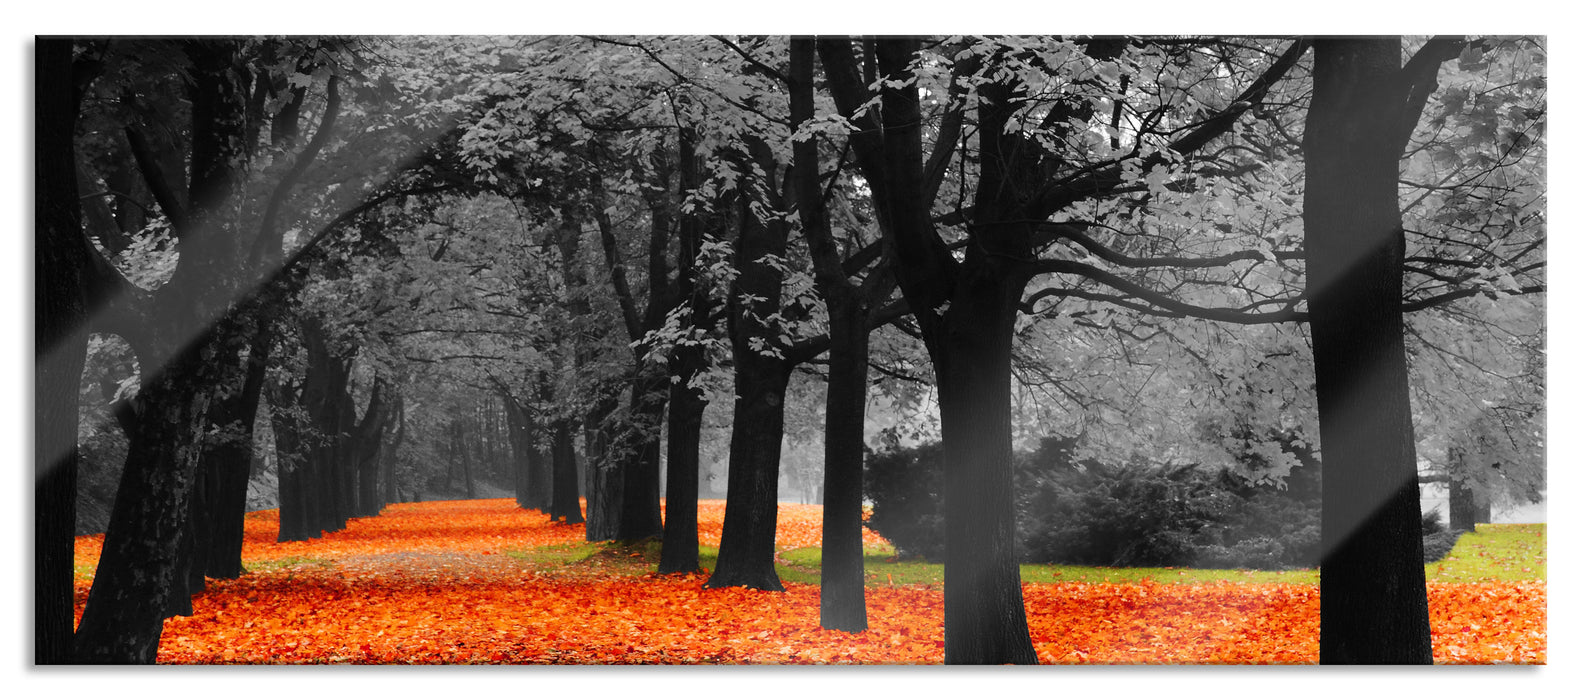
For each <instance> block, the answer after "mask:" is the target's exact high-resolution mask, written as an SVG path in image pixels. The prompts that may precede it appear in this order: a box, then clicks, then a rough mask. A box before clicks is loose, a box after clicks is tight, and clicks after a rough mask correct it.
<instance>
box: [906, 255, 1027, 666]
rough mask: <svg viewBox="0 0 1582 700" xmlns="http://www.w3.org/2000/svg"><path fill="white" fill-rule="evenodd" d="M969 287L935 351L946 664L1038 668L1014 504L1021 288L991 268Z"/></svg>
mask: <svg viewBox="0 0 1582 700" xmlns="http://www.w3.org/2000/svg"><path fill="white" fill-rule="evenodd" d="M966 282H967V283H966V284H964V285H963V286H962V288H958V291H957V294H956V295H955V297H954V300H953V302H952V305H951V308H950V311H949V313H948V314H947V315H946V323H947V324H948V327H947V329H946V330H945V332H944V333H943V336H944V337H943V338H941V339H940V342H939V343H938V345H937V349H935V348H934V347H931V350H932V351H933V352H932V354H933V356H934V366H935V372H936V376H937V377H938V382H939V407H940V410H939V412H940V424H941V426H942V429H943V430H942V433H943V438H944V441H943V442H944V450H945V465H946V469H945V496H944V504H943V506H944V508H943V510H944V515H945V522H946V523H947V524H948V527H947V528H946V529H945V658H946V660H947V663H962V664H982V663H1037V661H1038V658H1037V655H1036V654H1035V653H1034V651H1033V646H1032V639H1031V637H1030V636H1029V635H1028V632H1027V612H1026V608H1025V607H1024V605H1023V602H1022V588H1021V572H1020V569H1019V568H1018V567H1017V562H1016V556H1015V542H1016V538H1015V534H1016V532H1015V528H1016V523H1015V518H1014V517H1013V510H1012V505H1011V504H1012V499H1011V416H1010V406H1011V386H1010V380H1011V338H1012V328H1013V322H1014V320H1015V314H1016V312H1015V311H1014V308H1015V307H1014V305H1013V303H1014V301H1015V300H1017V299H1018V298H1019V297H1020V294H1021V287H1020V284H1019V283H1017V282H1009V283H1008V282H1007V281H1006V278H1005V277H1003V276H1001V275H997V274H994V272H993V271H992V268H991V269H989V270H984V273H983V274H981V275H977V276H974V277H973V278H969V279H968V280H966ZM1008 302H1013V303H1008Z"/></svg>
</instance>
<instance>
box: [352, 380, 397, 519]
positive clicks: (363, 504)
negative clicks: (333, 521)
mask: <svg viewBox="0 0 1582 700" xmlns="http://www.w3.org/2000/svg"><path fill="white" fill-rule="evenodd" d="M389 393H390V389H389V383H388V382H386V381H385V380H384V379H382V378H379V377H375V378H374V387H373V393H372V395H370V396H369V397H368V408H367V409H366V410H365V411H364V412H363V418H362V420H361V421H360V422H358V424H357V429H356V430H355V431H354V432H353V438H352V441H351V444H352V448H353V449H352V453H353V455H354V457H355V459H356V464H357V511H356V512H357V515H358V516H361V517H372V516H376V515H378V514H379V511H380V509H381V508H383V507H384V504H383V503H381V502H380V500H379V462H380V460H381V458H382V455H383V453H384V435H385V428H386V426H388V425H389V424H390V401H389V400H388V399H386V398H385V397H386V396H387V395H388V394H389Z"/></svg>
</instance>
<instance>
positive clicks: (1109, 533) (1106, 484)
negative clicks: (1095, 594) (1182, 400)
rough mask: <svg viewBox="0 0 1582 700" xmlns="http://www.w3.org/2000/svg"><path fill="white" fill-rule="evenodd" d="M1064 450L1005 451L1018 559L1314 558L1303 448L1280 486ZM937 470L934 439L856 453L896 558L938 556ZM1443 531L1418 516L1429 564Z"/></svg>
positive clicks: (1317, 550)
mask: <svg viewBox="0 0 1582 700" xmlns="http://www.w3.org/2000/svg"><path fill="white" fill-rule="evenodd" d="M1074 447H1075V445H1074V441H1073V440H1069V439H1063V438H1050V439H1046V440H1044V441H1043V442H1042V443H1041V444H1040V446H1039V448H1038V449H1037V450H1035V451H1033V452H1032V453H1027V454H1018V455H1017V456H1016V458H1015V462H1014V463H1013V475H1014V478H1015V482H1014V488H1015V499H1016V502H1015V503H1016V535H1017V542H1016V552H1017V557H1018V558H1019V559H1020V560H1021V561H1023V562H1027V563H1041V564H1071V565H1085V566H1192V567H1202V568H1228V569H1261V570H1280V569H1292V568H1313V567H1316V566H1318V564H1319V560H1320V557H1321V556H1322V541H1321V539H1320V533H1321V521H1320V519H1321V514H1320V510H1319V496H1320V493H1321V489H1320V471H1319V464H1318V461H1317V460H1316V459H1313V458H1312V457H1311V455H1310V454H1305V453H1300V452H1298V456H1299V457H1300V460H1299V461H1300V464H1299V465H1298V466H1296V467H1295V468H1293V470H1292V472H1291V474H1290V476H1289V477H1288V478H1287V485H1288V487H1287V488H1284V489H1282V488H1277V487H1275V486H1271V485H1253V484H1249V483H1248V482H1247V481H1246V480H1245V479H1243V478H1241V477H1240V476H1237V475H1235V474H1231V473H1229V472H1227V471H1208V470H1204V469H1201V468H1198V467H1196V466H1193V465H1173V466H1171V465H1157V464H1148V463H1145V462H1141V461H1135V462H1133V463H1130V464H1126V465H1123V466H1110V465H1106V464H1103V463H1100V462H1097V461H1093V460H1083V461H1080V462H1079V461H1076V460H1074V459H1073V457H1072V455H1073V448H1074ZM942 470H943V450H942V448H941V446H940V445H939V444H938V443H932V444H927V445H922V446H920V447H916V448H907V449H899V450H891V451H888V452H884V453H879V454H870V456H869V458H868V460H867V468H866V470H865V471H864V475H863V492H864V495H865V496H866V497H867V498H868V499H869V500H870V501H872V502H873V514H872V516H871V517H870V518H869V519H868V522H867V526H868V527H869V528H870V529H872V530H874V531H875V532H878V533H879V534H880V535H883V536H884V537H885V538H886V539H889V540H890V542H891V543H893V544H894V545H895V547H896V551H897V553H898V554H899V555H900V556H902V557H922V558H925V559H928V560H930V561H939V560H940V559H942V558H943V556H944V551H945V544H944V543H945V537H944V522H943V517H942V514H941V511H940V508H939V502H940V500H939V499H940V493H941V485H942V483H943V471H942ZM1430 521H1432V522H1430ZM1443 530H1444V528H1443V526H1442V525H1440V523H1439V522H1438V517H1437V513H1436V512H1430V513H1429V514H1427V515H1425V516H1424V535H1425V537H1424V556H1425V558H1427V560H1428V561H1437V560H1438V559H1439V558H1442V557H1443V556H1444V555H1445V553H1446V552H1448V551H1449V549H1450V546H1452V545H1454V543H1455V541H1454V538H1450V539H1449V540H1448V541H1440V540H1442V539H1444V535H1445V533H1443V532H1442V531H1443ZM1436 538H1438V539H1436Z"/></svg>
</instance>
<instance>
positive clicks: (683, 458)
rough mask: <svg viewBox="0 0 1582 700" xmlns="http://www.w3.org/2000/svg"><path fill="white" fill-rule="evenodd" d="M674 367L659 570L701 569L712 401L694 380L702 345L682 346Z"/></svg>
mask: <svg viewBox="0 0 1582 700" xmlns="http://www.w3.org/2000/svg"><path fill="white" fill-rule="evenodd" d="M676 355H677V358H676V359H675V360H674V364H673V365H672V368H671V372H672V373H673V374H674V376H676V377H677V378H678V379H679V381H675V382H672V383H671V384H670V415H669V417H668V421H669V426H668V429H669V441H668V442H667V443H666V444H665V477H666V478H665V533H664V541H663V543H662V545H661V546H660V551H659V573H661V574H677V573H691V572H694V571H697V570H698V569H699V568H700V566H699V563H698V448H699V446H700V444H701V442H702V434H703V410H704V408H706V407H707V406H708V401H707V400H705V399H704V398H703V392H702V391H700V390H698V389H694V388H692V387H691V385H690V382H691V380H692V378H693V377H694V376H696V375H697V373H698V372H699V371H700V370H701V369H702V365H703V362H704V358H703V356H702V352H701V350H700V349H698V348H691V347H686V348H680V349H678V350H677V353H676Z"/></svg>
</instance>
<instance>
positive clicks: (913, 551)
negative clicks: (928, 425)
mask: <svg viewBox="0 0 1582 700" xmlns="http://www.w3.org/2000/svg"><path fill="white" fill-rule="evenodd" d="M943 483H944V448H943V447H942V446H941V445H940V444H939V443H937V442H935V443H928V444H925V445H921V446H919V447H913V448H902V449H896V450H890V451H887V452H882V453H878V454H874V453H869V454H868V456H867V459H866V460H864V467H863V474H862V492H863V497H864V498H866V499H868V500H869V501H872V502H873V512H872V513H871V514H870V515H869V516H868V519H867V521H866V522H864V523H863V524H864V525H865V526H866V527H867V528H868V529H870V530H873V531H874V532H877V533H879V535H881V536H883V537H884V538H885V539H887V540H889V541H890V543H891V544H893V545H895V551H896V555H897V556H899V557H902V558H913V557H922V558H923V559H926V560H928V561H933V562H938V561H940V560H942V559H943V558H944V556H945V524H944V516H943V514H942V513H941V512H940V507H939V503H940V493H941V492H942V490H943Z"/></svg>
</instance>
